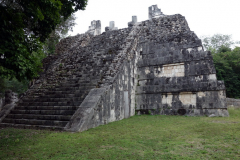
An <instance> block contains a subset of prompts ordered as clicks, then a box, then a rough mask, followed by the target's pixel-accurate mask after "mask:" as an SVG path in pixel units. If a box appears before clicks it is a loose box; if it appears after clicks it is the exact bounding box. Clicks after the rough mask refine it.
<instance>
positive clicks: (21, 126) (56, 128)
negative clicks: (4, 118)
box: [0, 123, 64, 131]
mask: <svg viewBox="0 0 240 160" xmlns="http://www.w3.org/2000/svg"><path fill="white" fill-rule="evenodd" d="M0 128H19V129H41V130H42V129H46V130H52V131H63V130H64V127H59V126H45V125H26V124H13V123H0Z"/></svg>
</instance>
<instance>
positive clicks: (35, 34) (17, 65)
mask: <svg viewBox="0 0 240 160" xmlns="http://www.w3.org/2000/svg"><path fill="white" fill-rule="evenodd" d="M86 4H87V0H47V1H46V0H31V1H29V0H4V1H1V2H0V76H1V77H4V78H13V77H16V78H17V79H18V80H24V79H29V80H30V79H32V78H34V77H36V76H37V75H38V72H39V71H40V69H39V68H40V66H41V65H40V64H39V61H37V62H36V61H35V60H36V59H38V56H39V55H36V53H39V52H40V51H39V50H40V49H42V45H43V44H42V43H44V42H45V40H46V39H47V38H48V37H49V35H50V33H52V31H53V30H55V28H56V26H57V25H58V24H59V23H61V20H62V19H63V20H66V19H67V18H68V17H69V16H70V15H71V14H72V13H74V12H75V11H77V10H79V9H84V8H85V6H86ZM41 56H42V55H40V57H41Z"/></svg>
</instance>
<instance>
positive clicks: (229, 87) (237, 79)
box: [213, 46, 240, 98]
mask: <svg viewBox="0 0 240 160" xmlns="http://www.w3.org/2000/svg"><path fill="white" fill-rule="evenodd" d="M219 51H221V52H219V53H215V54H213V61H214V64H215V68H216V71H217V78H218V79H219V80H224V82H225V86H226V94H227V97H229V98H240V47H236V48H235V49H233V50H231V49H230V48H226V47H225V46H223V47H221V48H220V49H219Z"/></svg>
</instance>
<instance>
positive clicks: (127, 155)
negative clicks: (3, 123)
mask: <svg viewBox="0 0 240 160" xmlns="http://www.w3.org/2000/svg"><path fill="white" fill-rule="evenodd" d="M229 113H230V117H213V118H209V117H186V116H150V115H146V116H133V117H131V118H129V119H124V120H122V121H118V122H113V123H110V124H107V125H104V126H100V127H97V128H94V129H90V130H88V131H84V132H82V133H69V132H55V131H46V130H45V131H43V130H24V129H12V128H4V129H0V159H30V160H32V159H240V110H239V109H229Z"/></svg>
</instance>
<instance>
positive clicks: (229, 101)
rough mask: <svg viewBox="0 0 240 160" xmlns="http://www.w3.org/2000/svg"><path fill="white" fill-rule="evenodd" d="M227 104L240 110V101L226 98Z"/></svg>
mask: <svg viewBox="0 0 240 160" xmlns="http://www.w3.org/2000/svg"><path fill="white" fill-rule="evenodd" d="M226 102H227V106H228V107H230V106H233V107H234V108H240V99H233V98H226Z"/></svg>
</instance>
